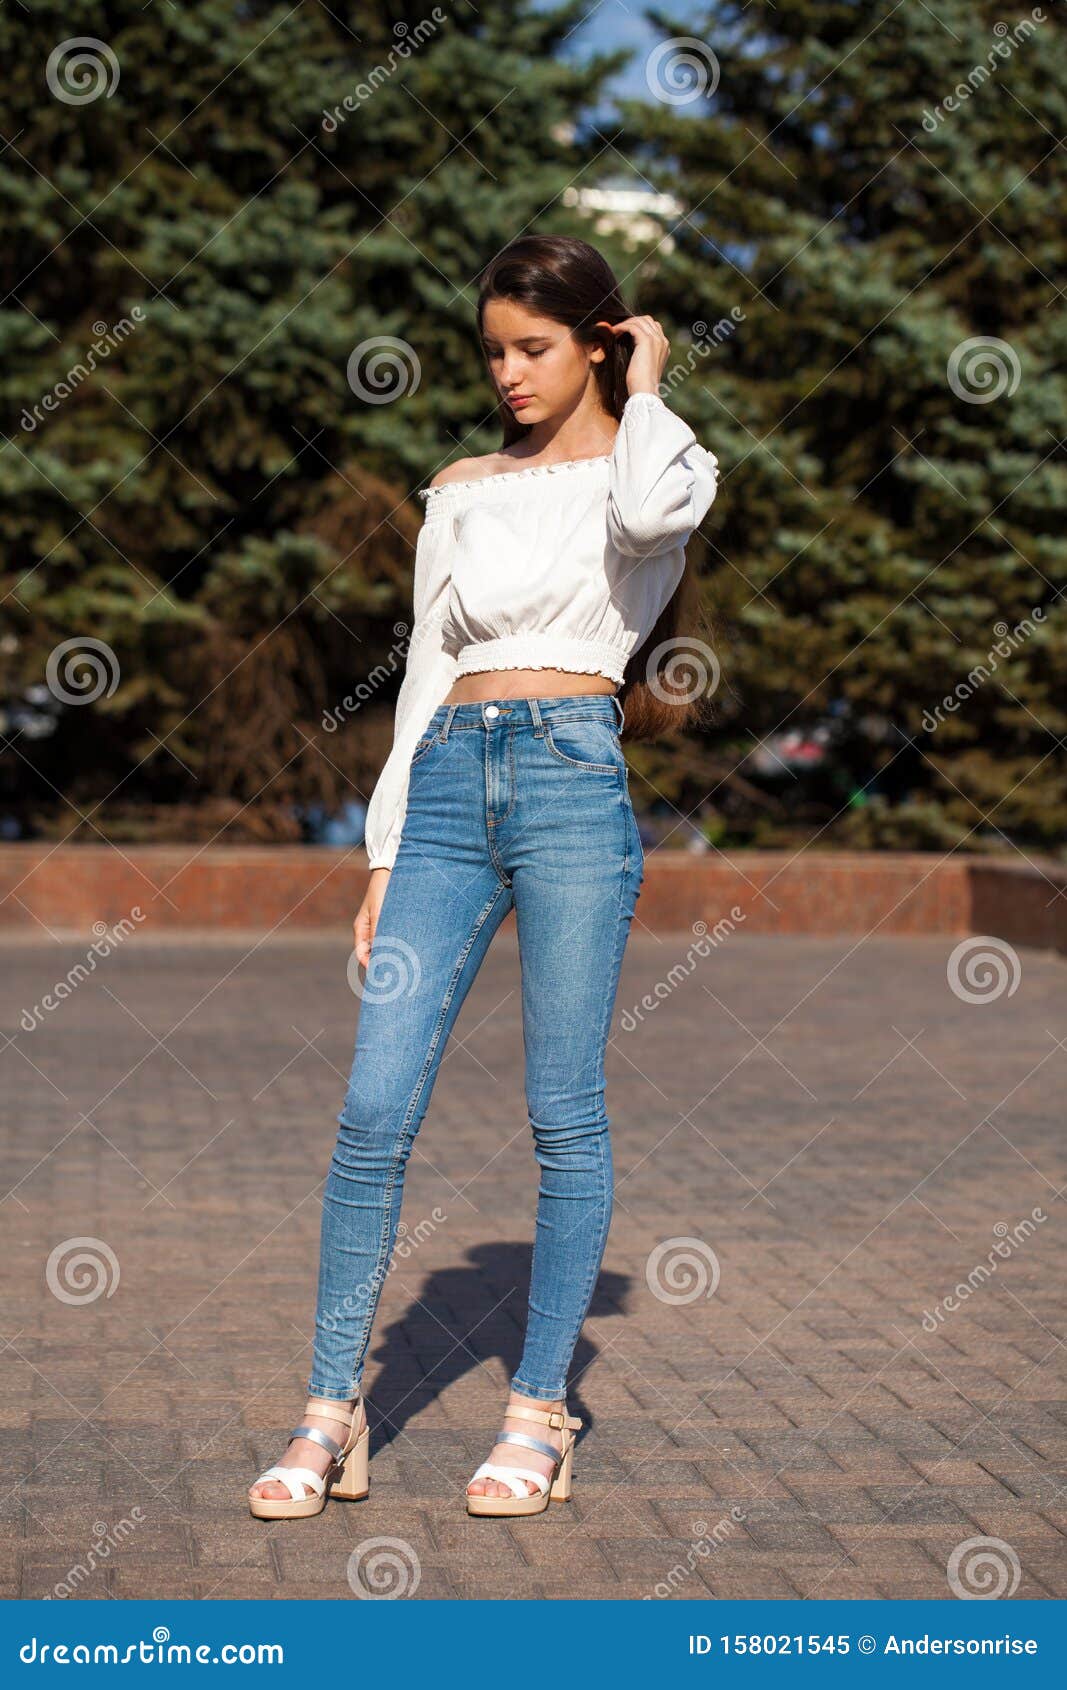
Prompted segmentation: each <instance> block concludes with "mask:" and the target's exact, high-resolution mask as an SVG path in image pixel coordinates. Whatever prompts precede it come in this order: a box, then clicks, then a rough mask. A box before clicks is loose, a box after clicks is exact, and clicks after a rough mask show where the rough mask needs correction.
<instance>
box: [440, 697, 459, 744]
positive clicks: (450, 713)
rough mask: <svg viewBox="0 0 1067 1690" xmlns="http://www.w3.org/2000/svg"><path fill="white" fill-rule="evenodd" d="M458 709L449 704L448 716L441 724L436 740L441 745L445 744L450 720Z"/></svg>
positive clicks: (450, 724) (450, 723) (454, 705)
mask: <svg viewBox="0 0 1067 1690" xmlns="http://www.w3.org/2000/svg"><path fill="white" fill-rule="evenodd" d="M458 709H459V705H458V704H450V705H449V707H448V715H447V716H446V717H445V719H444V721H443V722H442V724H441V732H440V733H439V734H438V736H437V737H438V739H439V740H440V741H441V743H442V745H443V744H444V743H445V741H446V740H447V738H448V731H449V729H450V728H451V726H452V718H453V716H454V715H455V714H456V711H457V710H458Z"/></svg>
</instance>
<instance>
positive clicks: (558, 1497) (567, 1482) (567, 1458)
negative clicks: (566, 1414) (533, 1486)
mask: <svg viewBox="0 0 1067 1690" xmlns="http://www.w3.org/2000/svg"><path fill="white" fill-rule="evenodd" d="M573 1454H574V1444H573V1442H571V1443H569V1444H568V1445H567V1449H566V1453H565V1454H564V1457H563V1460H562V1461H561V1462H560V1464H559V1472H558V1473H557V1474H556V1477H555V1478H554V1479H553V1480H552V1489H551V1490H550V1491H549V1493H548V1500H549V1502H569V1501H570V1499H571V1456H572V1455H573Z"/></svg>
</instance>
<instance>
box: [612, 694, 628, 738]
mask: <svg viewBox="0 0 1067 1690" xmlns="http://www.w3.org/2000/svg"><path fill="white" fill-rule="evenodd" d="M611 702H612V704H614V706H615V708H616V710H617V711H618V712H619V732H620V733H622V730H623V728H624V727H625V726H626V711H625V710H624V709H623V707H622V700H621V699H620V698H619V695H618V693H617V692H613V693H612V695H611Z"/></svg>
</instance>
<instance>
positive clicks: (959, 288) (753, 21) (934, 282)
mask: <svg viewBox="0 0 1067 1690" xmlns="http://www.w3.org/2000/svg"><path fill="white" fill-rule="evenodd" d="M1002 11H1003V8H1001V7H999V6H997V5H994V4H990V3H989V0H939V4H938V5H936V6H935V7H933V8H930V7H927V6H925V5H923V4H921V3H918V0H916V3H912V0H906V3H905V4H903V5H901V4H899V3H896V0H877V3H876V4H873V5H872V4H859V3H850V0H775V3H774V4H771V3H770V0H747V3H746V4H744V5H741V4H724V3H715V4H712V5H709V6H708V7H707V10H706V14H705V16H704V17H703V19H702V27H697V28H695V27H694V22H693V19H692V18H689V19H687V20H686V21H685V22H681V21H679V20H678V19H677V18H676V17H673V16H657V20H656V21H657V24H658V26H659V28H660V30H661V32H662V36H663V43H664V44H663V45H662V46H661V47H660V49H659V56H658V57H653V58H650V61H649V83H650V86H651V87H653V88H654V89H658V97H656V98H653V99H652V100H651V101H650V102H644V101H633V102H630V103H628V105H627V107H626V114H625V115H626V119H627V128H628V134H627V137H626V139H625V141H624V142H623V143H622V145H623V147H624V150H625V151H627V152H628V153H629V155H630V156H631V157H632V158H633V159H634V160H635V161H637V162H638V163H639V164H640V168H641V170H642V173H643V174H644V175H645V176H646V177H647V178H648V179H649V180H650V181H652V182H654V183H655V184H656V185H657V186H665V187H669V188H671V189H673V190H674V191H675V192H676V193H678V195H679V196H680V197H681V199H682V200H683V203H684V206H685V212H684V215H683V216H682V217H681V218H680V219H679V220H678V222H677V226H676V227H675V228H674V230H673V235H674V250H673V251H672V252H670V253H669V254H667V255H665V259H664V262H663V263H662V265H661V266H660V268H659V271H658V273H657V275H656V276H655V278H654V285H653V288H652V291H651V293H650V295H649V298H648V299H647V300H646V303H645V306H644V308H645V309H649V310H653V311H655V310H657V309H663V310H665V311H669V312H670V315H671V317H672V318H673V320H674V321H675V322H676V323H677V324H678V325H679V326H680V328H681V329H682V330H683V331H685V330H686V329H687V327H688V325H691V324H692V323H693V322H694V321H698V322H699V323H700V325H701V331H702V332H701V333H697V332H692V331H691V332H690V333H689V335H688V337H687V338H688V339H689V340H690V341H691V342H692V348H693V349H695V355H691V358H690V363H691V367H692V374H691V375H687V376H686V379H685V380H684V381H683V382H682V384H681V385H680V387H679V389H678V392H677V395H676V403H677V404H678V406H679V408H680V409H684V410H685V412H686V414H687V416H689V418H690V420H691V421H693V423H694V426H695V427H696V428H697V431H698V434H699V436H700V438H701V439H702V440H704V441H705V442H706V443H707V444H709V445H711V446H713V448H714V449H715V450H716V451H718V452H719V455H720V457H721V459H722V460H723V477H724V479H723V484H722V488H721V491H720V494H719V499H718V501H717V504H716V506H715V507H713V510H712V513H711V515H710V516H709V519H708V522H707V523H706V524H705V532H706V535H707V538H708V541H709V549H710V550H709V555H710V563H709V573H708V580H707V589H706V590H707V595H708V600H709V604H710V607H711V610H712V612H713V614H714V615H715V616H716V617H717V618H718V620H719V623H720V626H721V628H722V630H723V635H722V637H723V649H722V650H721V652H720V653H719V656H720V657H721V661H722V664H723V671H724V683H723V686H722V688H721V690H720V693H719V698H718V702H719V705H720V726H719V732H718V762H719V767H720V769H722V770H724V771H731V770H733V769H734V768H735V766H736V765H737V763H738V759H739V755H740V754H741V753H742V752H743V750H744V747H745V745H746V743H751V740H752V738H753V736H754V737H755V738H757V739H762V738H763V737H764V736H767V735H770V734H772V733H773V731H774V730H776V729H777V728H779V727H780V726H781V725H783V724H784V725H786V726H788V727H796V726H798V725H803V724H805V723H811V722H812V721H813V720H814V719H815V718H817V717H819V716H822V715H826V713H827V712H832V713H833V717H834V730H833V731H834V738H835V742H837V743H838V752H837V755H838V758H839V759H840V762H839V764H838V765H837V769H838V773H839V774H840V772H841V771H842V770H843V772H844V774H845V777H846V778H845V780H844V782H843V783H842V782H840V781H837V782H833V783H827V782H826V781H823V782H821V783H818V782H812V781H808V780H801V781H799V782H798V781H797V779H796V777H795V775H794V774H792V773H790V774H788V775H786V774H785V772H784V771H782V774H783V778H782V779H780V780H777V781H771V782H770V783H769V787H768V790H771V789H773V790H774V791H776V792H777V793H779V794H784V795H785V802H784V804H783V806H782V812H781V814H780V815H778V816H776V815H775V813H774V811H773V809H771V810H770V811H769V810H768V807H767V804H766V800H765V799H764V800H763V802H762V803H761V804H760V805H756V804H754V803H753V802H751V800H752V798H753V791H752V789H751V788H750V787H742V794H741V796H739V794H738V789H737V785H736V784H734V785H732V786H731V785H730V784H729V783H726V784H723V785H722V786H721V787H720V788H719V790H718V791H717V794H716V798H715V802H716V804H717V805H718V806H719V807H720V808H721V809H722V811H723V812H724V815H725V817H726V825H727V826H729V827H730V828H732V829H733V833H734V836H735V837H745V838H749V839H757V840H769V839H776V838H782V837H794V838H797V837H799V838H803V837H809V836H811V835H812V834H813V833H814V834H815V835H816V836H819V837H821V840H822V842H823V843H829V842H835V841H836V842H838V843H850V844H856V843H859V844H883V845H892V846H907V847H923V846H931V845H936V846H942V845H956V844H959V845H960V846H962V847H964V848H967V849H975V848H981V847H982V846H983V845H985V844H991V845H993V846H995V847H997V848H999V849H1003V848H1004V845H1005V842H1006V841H1011V842H1012V843H1014V844H1017V845H1019V846H1020V848H1026V847H1044V848H1055V847H1060V846H1062V844H1063V841H1064V838H1065V829H1067V773H1065V760H1064V756H1063V737H1064V733H1065V729H1067V715H1065V709H1064V705H1065V695H1064V689H1063V674H1064V657H1065V646H1067V642H1065V636H1064V616H1063V600H1062V597H1061V595H1062V593H1063V589H1064V585H1065V583H1067V537H1065V535H1064V523H1063V510H1064V507H1065V504H1067V462H1065V453H1064V422H1063V418H1064V414H1065V412H1067V403H1065V402H1067V381H1065V374H1064V372H1065V357H1064V354H1065V350H1067V323H1065V314H1064V302H1063V295H1062V288H1063V276H1064V257H1065V251H1064V245H1065V237H1064V220H1063V216H1062V210H1061V206H1060V194H1061V192H1062V185H1063V150H1062V145H1061V143H1062V140H1063V137H1064V132H1065V117H1067V37H1065V29H1064V18H1063V13H1062V9H1060V8H1058V7H1056V6H1054V5H1046V6H1044V7H1043V8H1042V7H1035V8H1034V11H1033V15H1032V16H1031V14H1030V13H1028V12H1023V13H1022V17H1021V21H1020V22H1018V23H1011V24H1005V23H1002V22H1001V14H1002ZM681 37H687V38H692V37H697V38H698V42H702V43H704V46H703V47H700V46H699V45H698V46H697V47H696V48H694V47H693V45H692V44H691V43H690V44H689V45H688V46H687V45H685V44H684V43H679V39H678V38H681ZM670 43H674V45H673V46H671V45H669V44H670ZM709 50H710V51H709ZM687 67H688V68H687ZM958 90H961V91H958ZM731 308H733V309H734V310H735V311H740V312H741V313H743V321H741V322H740V323H739V324H738V326H737V328H736V330H734V329H732V328H731V329H730V330H729V332H728V333H727V334H726V335H725V336H724V338H723V339H722V341H721V343H720V344H714V343H713V342H712V341H710V340H709V328H710V326H711V325H715V324H716V323H720V322H723V321H726V322H727V323H729V322H730V316H729V314H730V311H731ZM706 326H707V327H706ZM679 367H680V369H681V370H682V371H683V373H684V372H686V371H687V370H688V368H689V365H687V364H686V361H685V359H684V358H682V359H681V360H680V364H679ZM991 659H992V661H990V660H991ZM957 688H958V689H959V690H958V692H957V690H956V689H957ZM950 694H951V695H953V697H952V703H951V705H950V706H949V707H948V708H945V707H944V706H943V704H942V701H943V700H944V698H945V696H946V695H950ZM772 743H773V742H772ZM771 763H773V758H772V757H763V758H762V759H759V758H757V759H753V760H749V761H747V762H746V761H742V762H741V764H740V771H739V772H740V775H741V776H742V777H743V776H745V774H746V773H748V772H750V771H751V769H752V768H753V765H755V767H756V768H757V769H759V768H760V767H764V768H765V767H766V766H767V765H768V764H771ZM713 767H714V765H713V764H712V763H710V762H709V763H705V764H704V765H703V773H704V775H705V776H706V775H707V773H708V771H709V769H712V768H713ZM699 773H700V770H694V775H697V774H699ZM756 783H757V786H758V784H759V776H758V775H757V777H756ZM708 784H717V783H715V782H712V783H709V782H707V781H706V780H705V782H704V785H702V786H701V785H692V786H691V787H690V788H689V799H690V802H691V803H695V802H696V800H697V799H699V797H700V795H701V793H702V792H703V791H704V790H706V789H707V786H708ZM850 799H851V802H850ZM785 818H788V820H786V819H785ZM986 818H987V819H986Z"/></svg>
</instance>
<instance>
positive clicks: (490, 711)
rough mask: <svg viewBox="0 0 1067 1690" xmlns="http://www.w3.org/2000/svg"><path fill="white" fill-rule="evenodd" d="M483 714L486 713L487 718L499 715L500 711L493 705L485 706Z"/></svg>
mask: <svg viewBox="0 0 1067 1690" xmlns="http://www.w3.org/2000/svg"><path fill="white" fill-rule="evenodd" d="M485 713H486V715H487V716H499V715H500V711H499V709H498V708H497V706H496V705H495V704H487V705H486V707H485Z"/></svg>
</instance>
